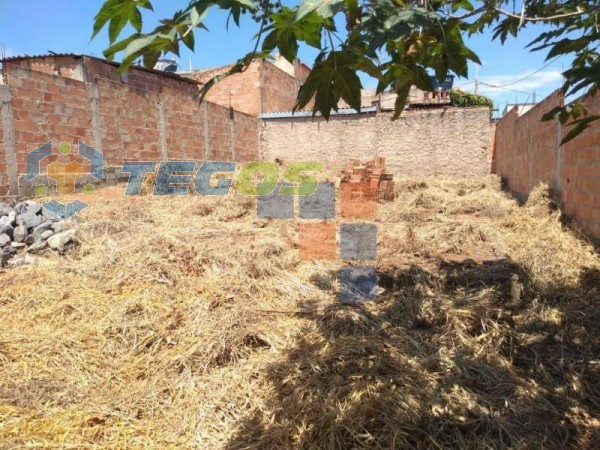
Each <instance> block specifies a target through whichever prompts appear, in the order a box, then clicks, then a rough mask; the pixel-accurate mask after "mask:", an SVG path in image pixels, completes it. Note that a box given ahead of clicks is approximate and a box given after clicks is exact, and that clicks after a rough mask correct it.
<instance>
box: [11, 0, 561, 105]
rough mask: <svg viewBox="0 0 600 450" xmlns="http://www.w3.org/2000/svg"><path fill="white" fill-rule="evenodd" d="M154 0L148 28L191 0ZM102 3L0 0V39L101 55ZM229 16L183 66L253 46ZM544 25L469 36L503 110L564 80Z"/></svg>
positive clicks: (215, 23)
mask: <svg viewBox="0 0 600 450" xmlns="http://www.w3.org/2000/svg"><path fill="white" fill-rule="evenodd" d="M153 3H154V8H155V12H154V13H149V14H148V15H147V16H145V20H146V21H147V22H146V27H147V28H148V29H149V28H150V27H151V26H153V25H154V23H153V22H152V21H153V20H154V21H155V20H157V19H159V18H163V17H167V16H170V15H171V14H172V12H173V11H175V10H176V9H180V8H182V7H183V6H184V5H186V4H187V0H156V1H154V2H153ZM101 4H102V1H101V0H85V1H82V0H19V1H15V0H0V44H3V45H4V46H5V49H6V53H7V54H8V55H12V56H14V55H20V54H30V55H35V54H44V53H47V52H48V51H50V50H51V51H54V52H58V53H60V52H64V53H70V52H72V53H86V54H91V55H96V56H102V50H103V49H104V48H106V46H107V44H108V38H107V35H106V31H104V32H103V33H101V34H100V35H99V36H98V37H97V38H96V39H94V40H93V41H90V36H91V29H92V21H93V17H94V15H95V14H96V12H97V11H98V9H99V8H100V6H101ZM226 19H227V15H226V14H225V12H223V11H218V10H215V11H213V12H211V13H210V14H209V16H208V18H207V20H206V22H205V23H206V25H207V26H208V28H209V32H204V31H200V32H199V34H197V36H196V52H195V53H192V52H190V51H188V50H187V49H185V50H184V51H182V54H181V59H180V67H181V68H182V69H187V68H188V66H189V61H190V58H191V63H192V66H193V68H205V67H214V66H219V65H223V64H228V63H230V62H232V61H234V60H235V59H237V58H238V57H239V56H242V55H243V54H245V53H246V52H248V51H250V50H252V36H253V35H254V33H255V32H256V31H257V28H256V24H255V23H254V22H252V21H251V20H250V19H242V22H241V27H240V28H237V27H236V26H235V25H234V24H233V23H231V24H230V26H229V30H226V29H225V26H224V25H225V21H226ZM543 30H544V27H543V26H542V25H536V26H532V27H527V28H526V29H524V30H522V33H521V35H520V36H519V38H518V39H514V38H509V39H508V40H507V42H506V43H505V44H504V45H501V44H500V42H499V41H493V42H492V40H491V33H486V34H485V35H480V36H476V37H472V38H469V39H467V43H468V45H469V46H470V47H471V49H472V50H474V51H475V53H477V54H478V55H479V57H480V59H481V61H482V66H481V67H479V80H480V81H481V82H482V83H486V84H480V87H479V92H480V93H482V94H484V95H488V96H490V97H492V98H493V100H494V102H495V104H496V108H498V109H500V111H502V109H504V106H505V104H506V103H507V102H509V103H513V102H515V101H519V102H525V101H529V102H531V101H532V100H533V96H534V93H535V94H536V97H537V100H538V101H539V100H541V99H542V98H543V97H545V96H546V95H548V94H549V93H550V92H552V91H553V90H554V89H556V88H558V87H559V86H560V85H561V76H560V72H561V71H562V69H563V66H564V67H566V66H567V65H568V63H569V60H568V59H567V58H561V59H558V60H556V61H555V62H553V63H552V64H550V65H548V66H546V67H544V68H543V69H542V70H540V68H542V67H543V66H544V65H545V62H544V59H545V54H544V53H543V52H537V53H530V52H529V51H527V50H526V49H525V46H526V45H527V43H528V42H530V41H531V40H532V39H534V38H535V37H536V36H537V35H538V34H539V33H540V32H542V31H543ZM182 47H183V46H182ZM315 55H316V52H315V50H314V49H311V48H307V47H302V48H301V50H300V58H301V59H302V61H303V62H305V63H307V64H310V63H311V61H313V60H314V57H315ZM536 71H539V72H536ZM534 72H536V73H535V74H533V75H531V74H532V73H534ZM528 75H531V76H528ZM526 76H527V78H526V79H524V80H522V81H518V80H520V79H521V78H523V77H526ZM474 79H475V67H474V66H473V67H471V68H470V74H469V79H458V80H456V81H455V85H456V86H458V87H460V88H462V89H465V90H469V91H473V90H474V83H473V81H474ZM512 83H514V84H512ZM363 84H364V85H365V86H364V87H374V84H375V83H374V81H372V80H370V79H368V78H367V77H364V79H363ZM507 84H511V85H510V86H506V87H505V88H504V89H499V88H493V87H490V86H487V85H494V86H504V85H507Z"/></svg>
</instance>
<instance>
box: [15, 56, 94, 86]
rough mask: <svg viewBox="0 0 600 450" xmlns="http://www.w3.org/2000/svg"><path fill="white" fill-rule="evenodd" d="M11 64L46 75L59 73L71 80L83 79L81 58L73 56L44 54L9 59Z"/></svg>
mask: <svg viewBox="0 0 600 450" xmlns="http://www.w3.org/2000/svg"><path fill="white" fill-rule="evenodd" d="M10 64H11V65H13V66H19V67H24V68H26V69H31V70H34V71H36V72H43V73H46V74H48V75H60V76H63V77H66V78H71V79H73V80H79V81H84V79H83V77H82V71H81V66H82V64H83V58H81V57H73V56H45V57H42V58H29V59H20V60H15V61H11V63H10Z"/></svg>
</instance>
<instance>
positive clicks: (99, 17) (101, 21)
mask: <svg viewBox="0 0 600 450" xmlns="http://www.w3.org/2000/svg"><path fill="white" fill-rule="evenodd" d="M119 2H120V0H107V1H106V2H105V3H104V4H103V5H102V8H100V11H98V14H96V17H94V29H93V33H92V39H94V38H95V37H96V35H97V34H98V33H99V32H100V30H101V29H102V28H104V25H106V23H107V22H108V21H109V20H111V19H112V18H113V15H114V11H115V6H118V4H119Z"/></svg>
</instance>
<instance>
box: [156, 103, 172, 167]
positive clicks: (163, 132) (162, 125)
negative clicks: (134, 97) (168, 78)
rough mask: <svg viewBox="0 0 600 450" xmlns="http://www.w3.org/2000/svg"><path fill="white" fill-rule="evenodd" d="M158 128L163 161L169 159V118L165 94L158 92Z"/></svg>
mask: <svg viewBox="0 0 600 450" xmlns="http://www.w3.org/2000/svg"><path fill="white" fill-rule="evenodd" d="M157 106H158V128H159V133H160V157H161V158H162V160H163V161H168V160H169V150H168V148H167V119H166V117H165V104H164V99H163V94H158V103H157Z"/></svg>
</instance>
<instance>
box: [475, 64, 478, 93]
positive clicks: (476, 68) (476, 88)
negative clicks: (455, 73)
mask: <svg viewBox="0 0 600 450" xmlns="http://www.w3.org/2000/svg"><path fill="white" fill-rule="evenodd" d="M478 94H479V64H477V63H475V95H478Z"/></svg>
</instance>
